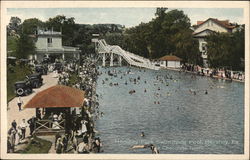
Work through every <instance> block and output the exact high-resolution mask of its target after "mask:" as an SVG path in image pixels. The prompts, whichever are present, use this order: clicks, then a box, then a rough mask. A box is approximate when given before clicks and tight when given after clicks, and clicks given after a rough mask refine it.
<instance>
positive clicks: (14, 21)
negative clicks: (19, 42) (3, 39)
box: [7, 17, 21, 35]
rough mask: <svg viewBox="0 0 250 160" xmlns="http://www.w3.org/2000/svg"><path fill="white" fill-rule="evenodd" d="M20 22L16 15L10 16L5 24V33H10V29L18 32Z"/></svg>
mask: <svg viewBox="0 0 250 160" xmlns="http://www.w3.org/2000/svg"><path fill="white" fill-rule="evenodd" d="M20 24H21V19H20V18H18V17H11V18H10V22H9V24H8V26H7V34H8V35H10V32H11V31H14V32H15V33H16V34H19V32H20Z"/></svg>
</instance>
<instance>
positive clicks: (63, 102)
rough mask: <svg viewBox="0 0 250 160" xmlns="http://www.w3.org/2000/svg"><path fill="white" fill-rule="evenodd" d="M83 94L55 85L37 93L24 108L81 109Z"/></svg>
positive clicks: (77, 90) (80, 91)
mask: <svg viewBox="0 0 250 160" xmlns="http://www.w3.org/2000/svg"><path fill="white" fill-rule="evenodd" d="M84 95H85V92H84V91H82V90H79V89H76V88H72V87H68V86H64V85H56V86H53V87H50V88H48V89H46V90H43V91H41V92H39V93H37V94H36V95H35V96H34V97H33V98H32V99H31V100H30V101H29V102H28V103H27V104H26V105H25V106H24V108H56V107H82V105H83V102H84Z"/></svg>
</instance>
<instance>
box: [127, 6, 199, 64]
mask: <svg viewBox="0 0 250 160" xmlns="http://www.w3.org/2000/svg"><path fill="white" fill-rule="evenodd" d="M166 10H167V8H157V9H156V13H155V15H156V18H155V19H152V20H151V21H150V22H148V23H141V24H140V25H138V26H136V27H132V28H130V29H128V30H126V31H125V36H124V39H125V40H124V43H125V44H124V46H126V47H125V48H126V49H127V50H129V51H131V52H133V53H135V54H139V55H142V56H144V57H149V58H159V57H162V56H164V55H166V54H173V55H176V56H179V57H180V58H182V59H183V61H184V62H189V63H195V64H200V63H201V55H200V53H199V50H198V47H199V44H198V42H197V41H196V40H195V39H194V38H193V35H192V30H190V26H191V24H190V19H189V18H188V17H187V15H185V14H184V13H183V11H180V10H171V11H169V12H166Z"/></svg>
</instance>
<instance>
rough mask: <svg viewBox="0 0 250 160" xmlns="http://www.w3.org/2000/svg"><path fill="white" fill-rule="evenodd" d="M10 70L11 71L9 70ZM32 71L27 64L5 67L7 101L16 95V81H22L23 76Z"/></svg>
mask: <svg viewBox="0 0 250 160" xmlns="http://www.w3.org/2000/svg"><path fill="white" fill-rule="evenodd" d="M11 70H12V71H11ZM30 73H32V70H31V69H30V68H29V67H28V66H20V65H16V66H12V67H10V66H8V67H7V101H8V102H9V101H10V100H11V99H12V98H14V97H15V96H16V94H15V88H14V84H15V82H17V81H23V80H24V79H25V76H27V75H29V74H30Z"/></svg>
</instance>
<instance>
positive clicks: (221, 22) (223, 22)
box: [196, 18, 236, 29]
mask: <svg viewBox="0 0 250 160" xmlns="http://www.w3.org/2000/svg"><path fill="white" fill-rule="evenodd" d="M209 20H212V21H214V22H215V23H217V24H218V25H220V26H222V27H224V28H226V29H233V28H235V27H236V25H234V24H232V23H229V20H218V19H216V18H208V19H207V20H206V21H197V25H196V28H197V27H199V26H200V25H202V24H204V23H206V22H207V21H209Z"/></svg>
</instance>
